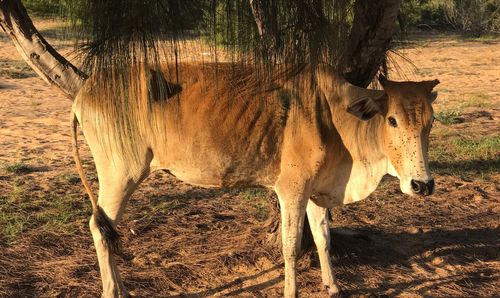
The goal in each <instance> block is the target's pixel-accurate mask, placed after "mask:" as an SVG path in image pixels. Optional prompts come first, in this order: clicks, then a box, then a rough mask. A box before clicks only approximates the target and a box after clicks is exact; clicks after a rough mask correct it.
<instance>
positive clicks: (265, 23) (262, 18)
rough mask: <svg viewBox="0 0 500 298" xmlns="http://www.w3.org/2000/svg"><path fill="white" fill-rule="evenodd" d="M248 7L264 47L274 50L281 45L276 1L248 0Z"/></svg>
mask: <svg viewBox="0 0 500 298" xmlns="http://www.w3.org/2000/svg"><path fill="white" fill-rule="evenodd" d="M250 7H251V9H252V13H253V16H254V19H255V23H256V24H257V30H259V34H260V36H261V38H262V42H263V44H264V48H265V49H269V50H271V51H273V52H276V51H277V50H278V49H279V48H280V47H281V38H280V36H279V31H278V18H277V16H276V14H277V9H276V3H274V1H273V0H250Z"/></svg>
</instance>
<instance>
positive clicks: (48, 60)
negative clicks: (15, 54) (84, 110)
mask: <svg viewBox="0 0 500 298" xmlns="http://www.w3.org/2000/svg"><path fill="white" fill-rule="evenodd" d="M0 27H2V29H3V30H4V31H5V32H6V33H7V35H9V37H10V38H11V39H12V41H13V42H14V44H15V45H16V48H17V50H18V51H19V53H20V54H21V55H22V57H23V58H24V60H25V61H26V62H27V63H28V64H29V65H30V66H31V67H32V68H33V70H35V71H36V73H38V75H39V76H40V77H42V79H44V80H45V81H46V82H47V83H50V84H52V85H55V86H57V87H58V88H59V89H60V90H61V91H62V92H64V93H65V94H66V96H68V97H69V98H74V97H75V95H76V93H77V92H78V90H80V88H81V86H82V85H83V82H84V81H85V79H86V78H87V76H86V75H85V74H84V73H83V72H81V71H80V70H79V69H78V68H76V67H75V66H74V65H73V64H71V63H70V62H69V61H68V60H66V59H65V58H64V57H63V56H61V55H60V54H59V53H58V52H57V51H56V50H55V49H54V48H53V47H52V46H51V45H50V44H49V43H48V42H47V41H46V40H45V39H44V38H43V37H42V35H41V34H40V33H39V32H38V31H37V30H36V28H35V26H33V22H32V21H31V19H30V17H29V16H28V13H27V12H26V9H25V8H24V6H23V4H22V3H21V1H19V0H0Z"/></svg>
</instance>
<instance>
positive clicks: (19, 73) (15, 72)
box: [0, 60, 37, 79]
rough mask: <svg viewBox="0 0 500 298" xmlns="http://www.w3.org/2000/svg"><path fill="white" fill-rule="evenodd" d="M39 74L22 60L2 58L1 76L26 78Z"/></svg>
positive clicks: (0, 61) (0, 62) (0, 65)
mask: <svg viewBox="0 0 500 298" xmlns="http://www.w3.org/2000/svg"><path fill="white" fill-rule="evenodd" d="M36 76H37V74H36V73H35V71H33V70H32V69H31V67H30V66H29V65H28V64H27V63H26V62H24V61H22V60H0V77H4V78H8V79H25V78H31V77H36Z"/></svg>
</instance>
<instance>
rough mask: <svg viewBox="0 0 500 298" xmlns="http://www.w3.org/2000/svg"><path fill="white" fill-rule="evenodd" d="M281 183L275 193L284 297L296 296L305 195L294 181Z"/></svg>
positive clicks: (302, 189)
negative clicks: (278, 220)
mask: <svg viewBox="0 0 500 298" xmlns="http://www.w3.org/2000/svg"><path fill="white" fill-rule="evenodd" d="M286 184H288V185H283V184H281V185H280V186H278V187H277V188H276V194H277V195H278V199H279V202H280V208H281V237H282V243H283V258H284V260H285V291H284V297H285V298H295V297H297V296H298V292H297V284H296V264H297V256H298V254H299V252H300V243H301V240H302V231H303V228H304V217H305V213H306V206H307V196H306V194H305V193H304V188H303V187H300V186H299V187H297V186H298V185H297V184H295V183H286Z"/></svg>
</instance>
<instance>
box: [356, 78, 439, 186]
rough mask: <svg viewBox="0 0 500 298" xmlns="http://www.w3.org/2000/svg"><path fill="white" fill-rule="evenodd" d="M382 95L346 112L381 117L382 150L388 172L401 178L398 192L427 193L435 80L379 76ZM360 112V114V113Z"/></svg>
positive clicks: (436, 82)
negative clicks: (396, 79) (395, 78)
mask: <svg viewBox="0 0 500 298" xmlns="http://www.w3.org/2000/svg"><path fill="white" fill-rule="evenodd" d="M379 81H380V83H381V84H382V86H383V87H384V91H385V94H386V95H385V96H383V97H380V98H378V99H372V98H368V99H364V101H360V102H356V103H354V105H352V106H350V107H349V109H348V110H349V112H351V113H352V114H354V115H356V116H358V117H360V118H365V119H366V118H370V117H371V116H372V114H376V113H379V114H381V115H382V116H383V121H384V122H383V123H382V127H381V128H380V129H381V134H380V135H379V137H381V138H382V140H380V141H381V143H380V144H381V149H382V151H383V153H384V154H385V156H386V157H387V158H388V160H389V166H388V172H389V174H391V175H394V176H397V177H398V178H399V179H400V187H401V191H402V192H404V193H406V194H410V195H415V194H418V195H430V194H432V192H433V191H434V180H433V178H432V176H431V172H430V170H429V162H428V153H427V150H428V145H429V133H430V130H431V126H432V122H433V120H434V116H433V109H432V102H433V101H434V100H435V99H436V97H437V92H434V91H432V89H433V88H434V87H435V86H436V85H437V84H439V81H438V80H433V81H423V82H393V81H388V80H387V79H386V78H385V77H383V76H381V77H380V78H379ZM360 112H361V114H359V113H360Z"/></svg>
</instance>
